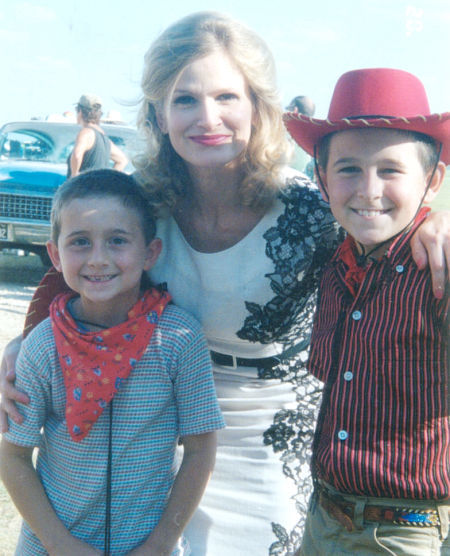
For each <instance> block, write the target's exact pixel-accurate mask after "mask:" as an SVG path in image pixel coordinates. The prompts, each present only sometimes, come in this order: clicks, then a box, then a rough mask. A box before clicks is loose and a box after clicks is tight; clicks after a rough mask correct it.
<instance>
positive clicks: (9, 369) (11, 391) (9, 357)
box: [0, 336, 30, 432]
mask: <svg viewBox="0 0 450 556" xmlns="http://www.w3.org/2000/svg"><path fill="white" fill-rule="evenodd" d="M21 343H22V337H21V336H18V337H17V338H15V339H14V340H11V341H10V342H9V344H8V345H7V346H6V348H5V351H4V353H3V358H2V362H1V366H0V394H1V400H0V432H6V431H7V430H8V415H9V416H10V418H11V419H12V420H13V421H15V422H16V423H21V422H22V421H23V417H22V415H21V414H20V413H19V411H18V410H17V407H16V405H15V403H14V402H20V403H24V404H28V403H30V400H29V398H28V396H27V395H26V394H23V393H22V392H19V390H16V388H14V379H15V377H16V373H15V366H16V360H17V356H18V354H19V350H20V346H21Z"/></svg>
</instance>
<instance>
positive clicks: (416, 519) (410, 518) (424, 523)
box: [393, 508, 440, 527]
mask: <svg viewBox="0 0 450 556" xmlns="http://www.w3.org/2000/svg"><path fill="white" fill-rule="evenodd" d="M397 510H398V512H397V515H396V516H395V518H396V519H395V520H393V523H395V524H396V525H409V526H410V527H438V526H439V525H440V519H439V515H438V513H437V511H436V510H417V509H412V508H402V509H399V508H398V509H397Z"/></svg>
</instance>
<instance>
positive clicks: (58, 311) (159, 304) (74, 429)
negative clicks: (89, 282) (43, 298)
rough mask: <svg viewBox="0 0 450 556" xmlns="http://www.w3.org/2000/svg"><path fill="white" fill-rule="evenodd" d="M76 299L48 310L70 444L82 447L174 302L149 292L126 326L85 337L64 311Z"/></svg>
mask: <svg viewBox="0 0 450 556" xmlns="http://www.w3.org/2000/svg"><path fill="white" fill-rule="evenodd" d="M74 295H75V294H74V293H73V292H71V293H64V294H60V295H58V296H57V297H56V298H55V299H54V301H53V302H52V304H51V306H50V318H51V321H52V328H53V334H54V337H55V342H56V349H57V351H58V356H59V362H60V364H61V369H62V372H63V376H64V384H65V387H66V421H67V428H68V430H69V433H70V436H71V437H72V440H74V441H75V442H79V441H80V440H83V438H84V437H85V436H87V434H88V433H89V431H90V429H91V427H92V426H93V424H94V423H95V422H96V421H97V419H98V418H99V417H100V415H101V414H102V413H103V410H104V409H105V407H106V406H107V404H108V403H109V402H110V401H111V400H112V398H113V396H114V395H115V393H116V392H117V391H118V390H119V388H120V386H121V385H122V383H123V382H124V381H125V379H126V378H127V377H128V375H129V374H130V371H131V370H132V369H133V367H134V366H135V365H136V363H137V362H138V361H139V359H140V358H141V356H142V354H143V353H144V352H145V350H146V348H147V345H148V343H149V341H150V338H151V336H152V334H153V331H154V329H155V327H156V326H157V324H158V321H159V317H160V316H161V314H162V312H163V311H164V308H165V307H166V305H167V303H169V301H170V299H171V297H170V295H169V294H168V293H166V292H163V293H161V292H159V291H158V290H156V289H150V290H148V291H146V292H145V294H144V295H143V296H142V297H141V298H140V299H139V300H138V302H137V303H136V304H135V305H134V306H133V307H132V308H131V310H130V311H129V313H128V320H126V321H125V322H123V323H121V324H118V325H117V326H114V327H113V328H108V329H106V330H102V331H101V332H86V333H85V332H80V330H79V328H78V327H77V325H76V323H75V321H74V319H73V318H72V316H71V315H70V313H69V311H68V310H67V309H66V306H67V302H68V301H69V299H70V298H72V297H73V296H74Z"/></svg>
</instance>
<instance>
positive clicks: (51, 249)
mask: <svg viewBox="0 0 450 556" xmlns="http://www.w3.org/2000/svg"><path fill="white" fill-rule="evenodd" d="M46 247H47V253H48V256H49V257H50V260H51V261H52V264H53V266H54V267H55V268H56V270H57V271H58V272H62V267H61V260H60V258H59V251H58V246H57V245H56V243H55V242H54V241H53V240H52V239H50V240H49V241H47V244H46Z"/></svg>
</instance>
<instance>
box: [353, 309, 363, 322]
mask: <svg viewBox="0 0 450 556" xmlns="http://www.w3.org/2000/svg"><path fill="white" fill-rule="evenodd" d="M361 317H362V314H361V311H353V313H352V319H353V320H359V319H360V318H361Z"/></svg>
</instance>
